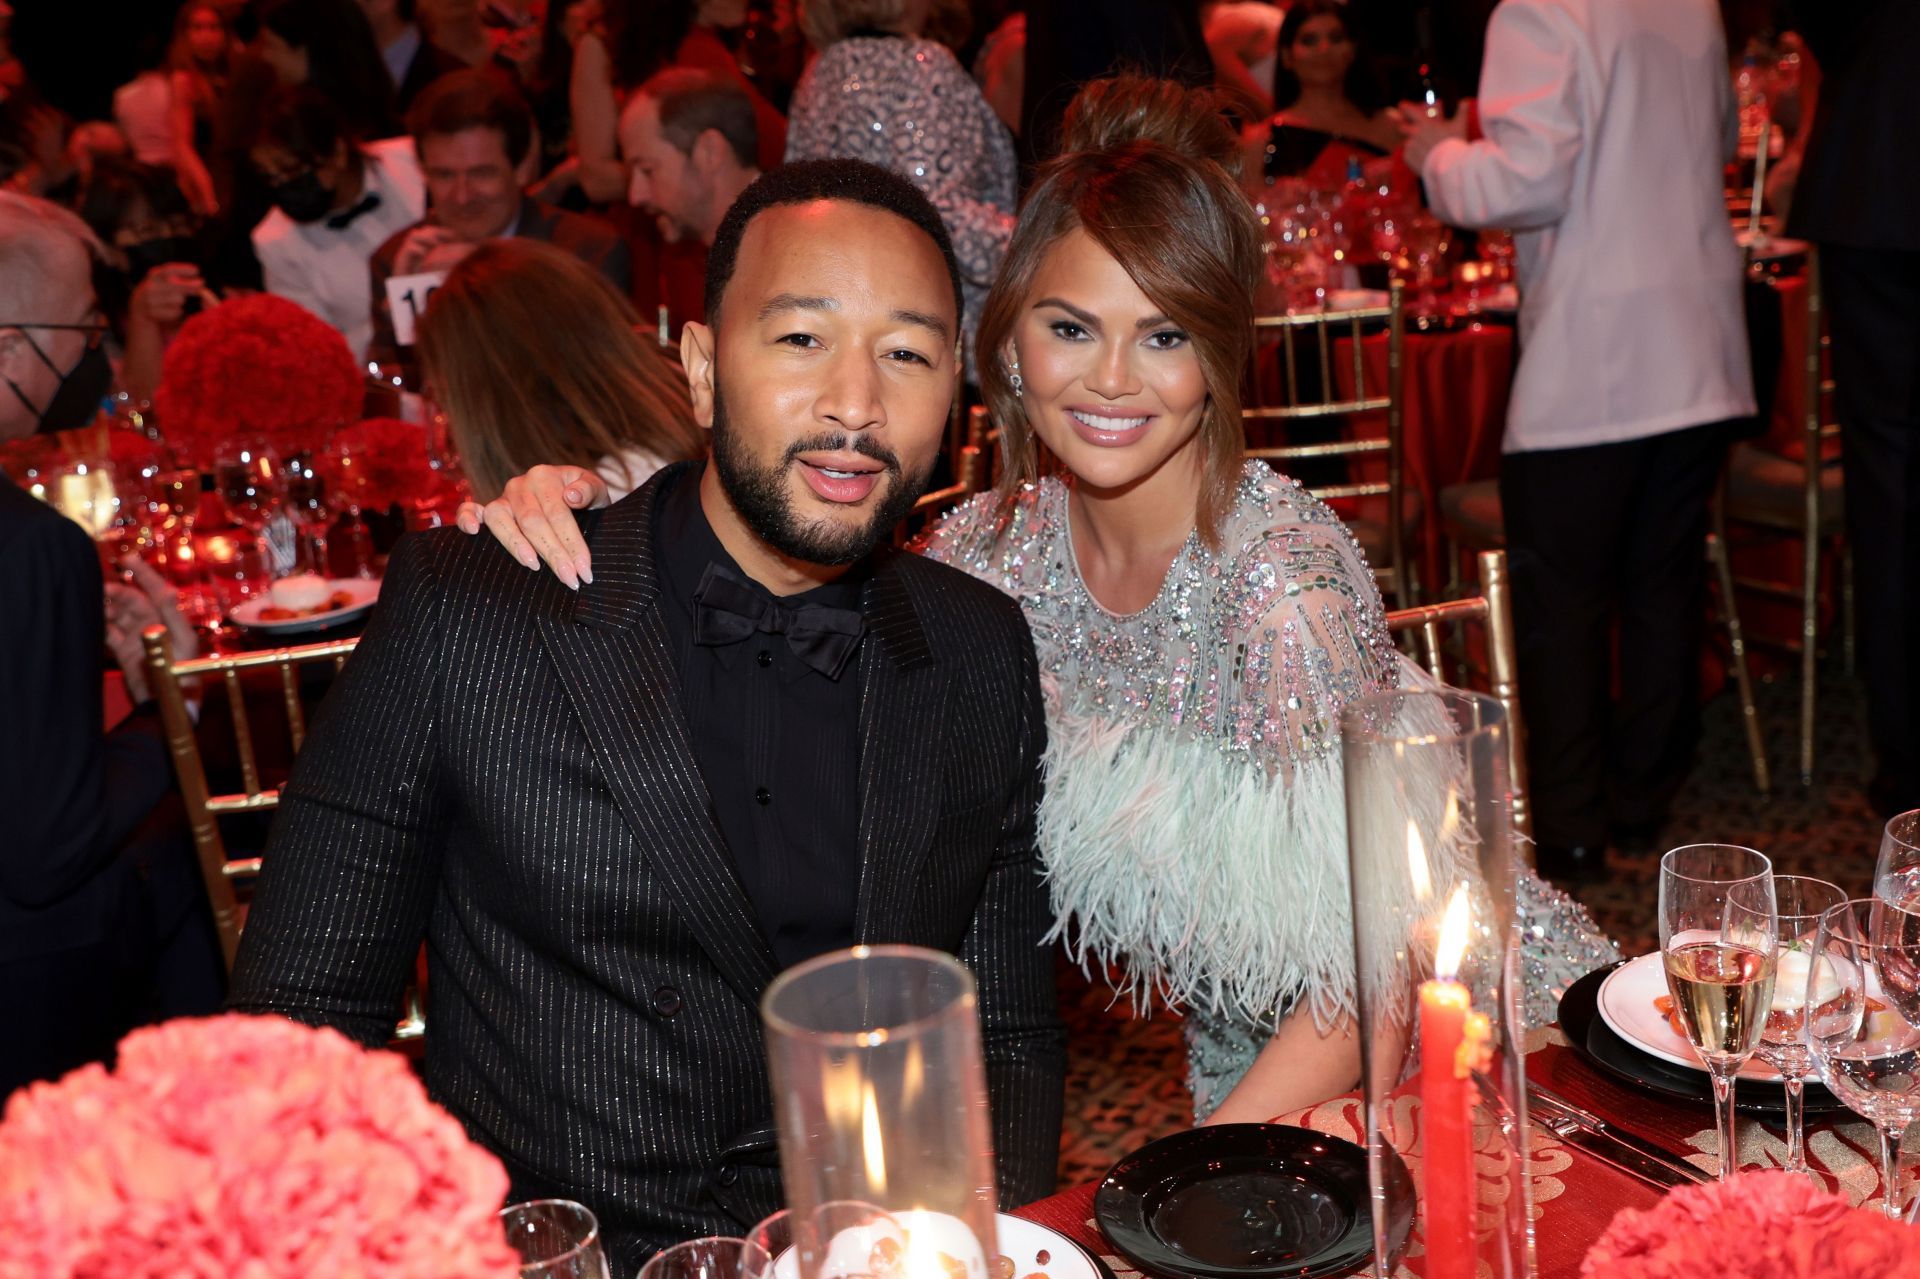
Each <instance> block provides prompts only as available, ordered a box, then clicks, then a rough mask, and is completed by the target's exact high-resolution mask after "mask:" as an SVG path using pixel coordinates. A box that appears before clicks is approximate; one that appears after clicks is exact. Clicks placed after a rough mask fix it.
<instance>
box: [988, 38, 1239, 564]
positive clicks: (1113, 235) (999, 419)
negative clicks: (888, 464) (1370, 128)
mask: <svg viewBox="0 0 1920 1279" xmlns="http://www.w3.org/2000/svg"><path fill="white" fill-rule="evenodd" d="M1061 138H1062V145H1063V147H1064V148H1065V150H1064V151H1063V152H1062V154H1061V155H1059V156H1057V157H1056V158H1054V159H1053V160H1051V161H1049V162H1048V163H1047V164H1046V165H1044V166H1043V167H1042V168H1041V169H1040V171H1039V172H1038V173H1037V174H1036V175H1035V178H1034V183H1033V187H1032V189H1031V190H1030V191H1029V192H1028V194H1027V199H1026V203H1025V205H1024V206H1022V208H1021V210H1020V222H1019V225H1018V226H1017V227H1015V228H1014V232H1013V241H1012V243H1011V244H1010V245H1009V246H1008V249H1007V257H1006V262H1005V264H1004V265H1003V266H1002V267H1001V269H1000V276H999V278H998V279H997V280H996V281H995V282H994V286H993V291H992V292H991V293H990V294H988V296H987V301H986V305H985V307H984V308H983V310H982V311H981V316H980V338H979V348H978V349H979V352H980V389H981V394H982V395H983V396H984V397H985V399H986V402H987V407H988V409H989V411H991V412H992V414H993V418H994V422H995V423H996V425H997V426H998V427H999V430H1000V445H1001V456H1002V460H1003V463H1004V468H1003V472H1002V478H1001V490H1000V491H1001V495H1002V497H1003V498H1005V499H1007V500H1009V501H1010V500H1011V499H1012V497H1013V495H1014V494H1015V493H1017V492H1018V490H1019V487H1020V485H1022V484H1025V483H1030V482H1032V481H1033V480H1034V479H1036V478H1038V476H1039V474H1040V459H1039V442H1038V440H1037V439H1036V437H1035V435H1034V432H1033V427H1032V424H1031V423H1030V422H1028V420H1027V417H1026V413H1025V409H1024V406H1023V404H1022V403H1021V399H1020V397H1019V396H1017V395H1015V394H1014V393H1013V383H1012V378H1011V373H1012V370H1011V369H1010V368H1009V366H1008V355H1009V351H1010V347H1011V344H1012V338H1013V333H1014V330H1015V329H1016V328H1017V327H1018V325H1019V321H1020V317H1021V315H1022V313H1023V312H1024V311H1025V310H1026V308H1027V306H1028V305H1029V302H1030V295H1031V292H1032V286H1033V281H1034V278H1035V276H1036V275H1037V274H1038V273H1039V269H1040V264H1041V262H1042V261H1043V260H1044V259H1045V257H1046V254H1047V253H1048V251H1049V250H1051V249H1052V247H1053V246H1054V244H1055V243H1057V242H1058V241H1059V240H1060V239H1061V238H1062V237H1063V236H1066V235H1068V234H1069V233H1071V232H1072V231H1073V230H1074V229H1075V228H1076V227H1077V228H1080V229H1081V230H1084V231H1085V232H1086V233H1087V234H1088V235H1089V236H1091V237H1092V238H1093V241H1094V243H1096V244H1098V245H1099V246H1100V247H1101V248H1102V249H1105V250H1106V251H1107V252H1108V253H1110V254H1112V255H1113V258H1114V260H1115V261H1117V262H1119V263H1120V265H1121V266H1122V267H1123V268H1125V270H1126V272H1127V274H1128V275H1130V276H1132V277H1133V281H1134V283H1135V284H1137V285H1139V286H1140V291H1141V292H1142V293H1145V294H1146V295H1147V297H1148V298H1149V299H1151V300H1152V302H1153V304H1154V305H1155V306H1157V307H1159V308H1160V310H1161V311H1162V312H1164V313H1165V315H1166V317H1167V318H1168V320H1170V321H1171V322H1172V323H1173V324H1174V325H1176V326H1178V327H1179V328H1180V329H1182V330H1184V331H1185V332H1186V333H1187V335H1188V338H1189V340H1190V341H1191V342H1192V343H1193V350H1194V354H1195V355H1196V357H1197V358H1198V359H1199V361H1200V368H1201V371H1202V372H1203V373H1204V375H1205V377H1206V380H1207V407H1206V410H1205V413H1204V416H1203V417H1202V419H1201V423H1200V446H1201V449H1202V454H1203V457H1204V459H1205V460H1204V466H1205V479H1204V483H1203V486H1202V490H1201V494H1200V509H1199V513H1198V527H1199V530H1200V535H1201V537H1202V538H1203V539H1204V540H1205V541H1206V542H1207V544H1208V545H1209V546H1212V545H1215V544H1217V540H1218V536H1219V529H1220V520H1221V518H1222V517H1223V516H1224V515H1225V513H1226V511H1227V509H1228V508H1229V507H1230V506H1231V505H1232V501H1233V490H1234V486H1235V485H1236V483H1237V482H1238V479H1239V474H1240V465H1241V461H1242V458H1243V455H1244V449H1245V440H1246V434H1245V428H1244V426H1243V425H1242V423H1241V418H1240V385H1241V378H1242V375H1243V374H1244V372H1245V369H1246V367H1247V361H1248V359H1249V358H1250V356H1251V355H1252V352H1253V315H1254V301H1253V298H1254V285H1255V282H1256V281H1257V280H1258V278H1259V275H1260V270H1261V252H1262V243H1261V237H1260V226H1259V222H1258V221H1257V219H1256V218H1255V216H1254V212H1253V207H1252V206H1251V205H1250V204H1249V203H1248V202H1247V199H1246V196H1244V195H1243V194H1242V193H1241V191H1240V187H1239V184H1238V183H1237V182H1236V181H1235V180H1234V177H1233V176H1232V175H1233V171H1234V170H1235V169H1237V168H1238V161H1239V146H1238V141H1237V139H1236V138H1235V136H1234V134H1233V131H1232V130H1231V129H1230V128H1229V127H1228V125H1227V122H1226V119H1225V117H1223V116H1222V115H1221V114H1220V111H1219V109H1218V106H1217V103H1216V100H1215V98H1214V96H1213V94H1212V93H1210V92H1208V91H1206V90H1200V89H1189V88H1186V87H1184V86H1182V85H1180V84H1177V83H1175V82H1172V81H1167V80H1150V79H1147V78H1145V77H1141V76H1120V77H1117V78H1113V79H1107V80H1095V81H1093V82H1092V83H1090V84H1088V85H1087V86H1086V87H1085V88H1084V89H1082V90H1081V91H1080V94H1079V96H1078V97H1076V98H1075V99H1074V100H1073V104H1072V105H1071V106H1070V107H1068V108H1067V115H1066V119H1065V121H1064V122H1063V124H1062V127H1061Z"/></svg>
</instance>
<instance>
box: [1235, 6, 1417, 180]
mask: <svg viewBox="0 0 1920 1279" xmlns="http://www.w3.org/2000/svg"><path fill="white" fill-rule="evenodd" d="M1273 106H1274V115H1273V117H1272V118H1271V119H1269V120H1268V121H1267V122H1266V123H1265V124H1264V125H1261V126H1260V127H1258V128H1256V129H1254V130H1252V131H1251V132H1250V133H1249V137H1250V139H1251V140H1252V144H1253V145H1252V147H1251V150H1252V153H1253V154H1252V157H1251V158H1252V160H1253V161H1254V163H1256V164H1257V165H1258V166H1259V167H1258V168H1257V169H1255V168H1253V167H1251V166H1249V168H1248V175H1249V176H1251V175H1252V174H1253V173H1255V172H1258V173H1260V174H1262V175H1263V176H1264V177H1265V179H1266V180H1267V181H1268V182H1273V181H1276V180H1278V179H1280V178H1294V177H1304V178H1306V179H1307V181H1308V182H1309V183H1310V184H1311V185H1313V186H1316V187H1321V188H1328V187H1337V186H1339V185H1340V184H1341V183H1342V182H1344V181H1346V177H1347V169H1348V164H1349V162H1350V161H1351V160H1352V159H1354V158H1355V157H1358V158H1359V159H1360V160H1362V161H1363V162H1364V161H1367V160H1376V159H1379V158H1380V157H1382V156H1384V155H1386V154H1387V153H1388V152H1390V151H1392V150H1393V149H1394V148H1395V147H1397V146H1399V145H1400V126H1399V124H1398V123H1397V122H1396V117H1395V116H1394V114H1393V113H1392V112H1391V111H1390V110H1389V109H1388V101H1387V98H1386V93H1385V90H1384V88H1383V87H1382V86H1381V84H1380V78H1379V75H1378V74H1377V72H1376V71H1375V69H1374V67H1373V64H1372V63H1371V62H1370V61H1369V60H1368V59H1367V57H1366V56H1365V52H1364V50H1362V49H1361V47H1360V44H1359V42H1358V41H1357V40H1355V38H1354V34H1353V29H1352V28H1351V27H1350V26H1348V25H1347V13H1346V6H1345V5H1343V4H1340V3H1338V0H1297V2H1296V3H1294V4H1293V5H1290V6H1289V7H1288V9H1287V14H1286V17H1285V19H1284V20H1283V21H1282V22H1281V23H1280V31H1279V36H1278V56H1277V59H1276V61H1275V64H1274V68H1273Z"/></svg>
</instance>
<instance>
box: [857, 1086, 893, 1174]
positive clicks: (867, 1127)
mask: <svg viewBox="0 0 1920 1279" xmlns="http://www.w3.org/2000/svg"><path fill="white" fill-rule="evenodd" d="M860 1140H861V1144H862V1146H863V1147H864V1149H865V1154H866V1158H867V1189H868V1191H869V1192H870V1193H871V1195H872V1196H873V1197H874V1198H879V1197H880V1196H881V1195H882V1194H884V1192H885V1191H886V1188H887V1149H886V1143H885V1142H884V1141H883V1140H882V1139H881V1136H880V1106H879V1103H878V1102H877V1101H876V1100H875V1099H874V1095H873V1081H872V1080H868V1081H867V1082H866V1085H865V1088H864V1089H863V1091H862V1092H861V1095H860Z"/></svg>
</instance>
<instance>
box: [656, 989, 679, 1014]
mask: <svg viewBox="0 0 1920 1279" xmlns="http://www.w3.org/2000/svg"><path fill="white" fill-rule="evenodd" d="M653 1011H655V1012H657V1013H659V1014H660V1015H661V1016H662V1017H672V1016H674V1015H675V1014H676V1013H678V1012H679V1011H680V992H679V991H677V990H675V989H674V988H673V987H671V986H662V987H661V988H660V989H658V990H656V991H654V992H653Z"/></svg>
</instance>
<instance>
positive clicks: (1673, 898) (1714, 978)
mask: <svg viewBox="0 0 1920 1279" xmlns="http://www.w3.org/2000/svg"><path fill="white" fill-rule="evenodd" d="M1779 939H1780V931H1779V919H1778V916H1777V914H1776V912H1775V908H1774V899H1773V864H1772V863H1771V862H1769V861H1768V860H1767V859H1766V857H1765V856H1763V855H1762V854H1760V853H1757V852H1755V851H1754V850H1753V849H1751V848H1740V847H1738V846H1736V845H1733V844H1690V845H1688V846H1686V847H1684V848H1676V849H1674V850H1673V851H1671V852H1669V853H1668V854H1667V855H1666V856H1665V857H1662V858H1661V859H1660V953H1661V956H1662V959H1663V961H1664V966H1665V968H1666V973H1667V991H1668V993H1670V994H1671V995H1672V996H1673V1002H1674V1006H1675V1009H1676V1010H1677V1011H1678V1012H1679V1014H1680V1023H1681V1025H1682V1027H1683V1028H1684V1029H1685V1030H1686V1032H1687V1038H1688V1039H1689V1040H1690V1041H1692V1043H1693V1046H1694V1048H1695V1050H1697V1051H1698V1052H1699V1054H1700V1060H1701V1061H1702V1062H1704V1063H1705V1064H1706V1067H1707V1074H1708V1075H1709V1076H1710V1077H1711V1078H1712V1080H1713V1110H1714V1119H1715V1127H1716V1129H1717V1130H1718V1132H1719V1134H1720V1176H1721V1178H1722V1179H1723V1180H1724V1179H1726V1178H1728V1177H1731V1176H1732V1175H1733V1174H1734V1173H1735V1172H1736V1171H1738V1170H1739V1166H1740V1155H1739V1148H1738V1146H1737V1145H1736V1144H1735V1140H1734V1137H1735V1134H1734V1113H1733V1078H1734V1076H1735V1075H1736V1074H1737V1073H1739V1070H1740V1067H1741V1066H1742V1065H1743V1064H1744V1063H1745V1062H1746V1060H1747V1058H1749V1057H1751V1056H1752V1055H1753V1050H1754V1049H1755V1048H1756V1047H1758V1046H1759V1043H1760V1035H1761V1032H1762V1031H1763V1030H1764V1029H1765V1027H1766V1023H1767V1010H1768V1008H1769V1007H1770V1006H1771V1005H1772V1002H1773V982H1774V971H1775V965H1776V962H1777V961H1776V950H1777V948H1778V945H1779Z"/></svg>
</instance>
